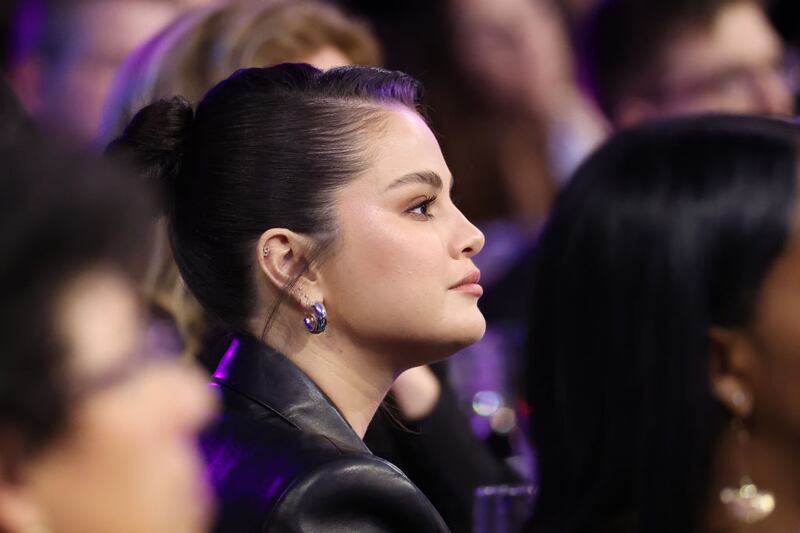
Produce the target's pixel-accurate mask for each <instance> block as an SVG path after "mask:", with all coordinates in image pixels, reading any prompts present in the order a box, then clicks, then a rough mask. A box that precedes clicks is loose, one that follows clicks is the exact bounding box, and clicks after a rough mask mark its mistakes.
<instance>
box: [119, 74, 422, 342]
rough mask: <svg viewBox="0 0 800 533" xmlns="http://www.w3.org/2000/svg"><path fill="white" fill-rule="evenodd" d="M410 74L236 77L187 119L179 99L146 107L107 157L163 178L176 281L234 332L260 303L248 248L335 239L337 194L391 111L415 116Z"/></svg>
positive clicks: (321, 245) (415, 91) (361, 166)
mask: <svg viewBox="0 0 800 533" xmlns="http://www.w3.org/2000/svg"><path fill="white" fill-rule="evenodd" d="M420 97H421V87H420V85H419V83H418V82H417V81H416V80H415V79H413V78H412V77H410V76H408V75H406V74H403V73H400V72H391V71H386V70H382V69H378V68H369V67H341V68H336V69H332V70H328V71H325V72H323V71H320V70H318V69H316V68H314V67H311V66H309V65H305V64H288V63H287V64H282V65H277V66H274V67H269V68H249V69H242V70H239V71H237V72H235V73H234V74H233V75H232V76H230V77H229V78H228V79H226V80H224V81H222V82H221V83H219V84H218V85H217V86H216V87H214V88H213V89H212V90H211V91H209V92H208V94H206V96H205V98H204V99H203V100H202V101H201V102H200V104H199V105H198V106H197V111H196V113H193V112H192V108H191V106H190V105H189V103H188V102H187V101H186V100H185V99H183V98H179V97H176V98H172V99H171V100H161V101H159V102H156V103H154V104H151V105H149V106H147V107H145V108H144V109H142V110H141V111H140V112H139V113H137V115H136V116H135V117H134V118H133V119H132V120H131V122H130V124H129V125H128V127H127V128H126V129H125V131H124V133H123V134H122V135H121V136H120V137H119V138H118V139H116V140H115V141H114V142H112V143H111V145H110V146H109V151H111V152H113V153H117V154H120V155H122V157H124V158H126V159H128V160H129V162H130V163H132V164H134V165H135V166H136V167H137V168H138V169H139V171H140V174H141V175H142V176H143V177H144V178H145V179H160V180H161V181H162V182H163V185H164V187H163V190H164V195H163V200H164V212H165V214H166V215H167V217H168V220H169V226H170V241H171V243H172V248H173V253H174V255H175V260H176V263H177V264H178V267H179V269H180V271H181V274H182V276H183V278H184V280H185V282H186V284H187V285H188V287H189V289H190V290H191V291H192V292H193V293H194V295H195V296H196V297H197V299H198V301H199V302H200V303H201V304H202V305H203V307H205V308H206V309H207V310H208V311H209V312H210V313H212V314H213V315H214V316H215V317H217V318H218V319H220V320H221V321H222V322H223V323H224V324H225V325H226V326H227V327H228V328H229V329H231V330H232V331H234V332H238V331H246V330H247V329H248V321H249V320H250V318H251V317H252V316H253V313H254V312H255V306H256V299H255V295H256V291H255V288H254V286H253V269H254V259H255V254H254V251H253V246H254V245H255V243H256V241H257V240H258V238H259V237H260V236H261V234H262V233H263V232H264V231H266V230H267V229H269V228H278V227H282V228H287V229H289V230H292V231H295V232H297V233H301V234H305V235H308V236H311V237H312V238H314V239H315V241H316V243H317V249H316V250H315V252H314V253H312V254H311V256H310V257H309V258H307V259H308V260H309V261H312V260H313V259H314V258H315V257H319V254H321V253H322V252H323V251H324V249H325V248H326V247H327V246H329V245H330V244H331V243H332V241H333V240H334V238H335V236H336V226H335V221H334V216H333V209H332V194H333V192H334V191H335V190H336V189H337V188H339V187H341V186H343V185H345V184H346V183H347V182H349V181H350V180H351V179H353V178H354V177H355V176H357V175H358V174H360V173H361V172H363V171H364V170H366V168H367V166H368V164H369V162H370V159H369V157H370V152H369V146H368V143H367V141H368V139H369V137H370V136H371V135H372V136H374V135H375V134H376V133H379V132H380V128H381V127H382V125H383V122H384V120H385V118H386V116H387V115H386V110H387V108H390V107H398V106H402V107H406V108H410V109H413V110H416V111H419V107H418V106H419V101H420Z"/></svg>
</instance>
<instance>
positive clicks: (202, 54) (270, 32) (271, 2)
mask: <svg viewBox="0 0 800 533" xmlns="http://www.w3.org/2000/svg"><path fill="white" fill-rule="evenodd" d="M325 47H332V48H335V49H336V50H338V51H340V52H342V53H343V55H345V56H346V57H347V58H349V59H350V61H351V62H352V64H357V65H368V66H378V65H379V64H380V63H381V51H380V47H379V45H378V42H377V40H376V39H375V38H374V37H373V35H372V33H371V32H370V30H369V28H368V27H367V26H366V25H365V24H364V23H361V22H359V21H357V20H354V19H351V18H349V17H348V16H346V15H345V14H344V13H342V11H340V10H339V9H338V8H336V7H334V6H332V5H330V4H326V3H324V2H322V1H319V0H261V1H255V0H238V1H231V2H224V3H218V4H214V5H212V6H209V7H205V8H201V9H197V10H194V11H190V12H188V13H187V14H185V15H183V16H182V17H180V18H178V19H177V20H176V21H175V22H173V23H172V24H171V25H170V26H169V27H167V28H166V29H164V30H163V31H162V32H161V33H159V34H158V35H157V36H155V37H154V38H152V39H151V40H150V41H149V42H148V43H146V44H145V45H143V46H142V47H141V48H139V49H138V50H137V51H136V52H134V53H133V54H132V55H131V56H130V57H129V58H128V59H127V60H126V61H125V63H124V64H123V65H122V67H121V68H120V70H119V71H118V73H117V76H116V79H115V81H114V87H113V89H112V92H111V96H110V98H109V100H108V102H107V104H106V109H105V114H104V120H103V125H102V128H101V136H100V140H101V141H102V142H103V144H105V143H107V142H109V141H111V140H112V139H113V138H115V137H117V136H118V135H119V134H121V133H122V130H123V129H124V128H125V126H126V125H127V124H128V122H130V120H131V119H132V118H133V116H134V115H135V114H136V112H138V111H139V110H140V109H141V108H143V107H145V106H146V105H148V104H150V103H152V102H154V101H156V100H158V99H160V98H168V97H172V96H175V95H182V96H184V97H186V98H187V99H188V100H189V101H190V102H197V101H198V100H199V99H201V98H202V97H203V95H204V94H205V93H206V92H207V91H208V90H209V89H210V88H211V87H213V86H214V85H215V84H216V83H217V82H219V81H221V80H223V79H224V78H226V77H227V76H229V75H230V74H231V73H233V72H234V71H235V70H237V69H240V68H245V67H254V66H255V67H261V66H268V65H272V64H276V63H282V62H288V61H298V60H301V59H303V58H305V57H308V56H311V55H312V54H314V53H316V52H318V51H320V50H321V49H323V48H325ZM158 225H159V229H158V234H159V238H158V242H157V244H156V246H155V248H154V250H153V252H152V255H151V263H150V270H149V275H148V276H147V281H146V285H145V288H144V290H145V295H146V297H147V298H148V299H149V301H150V303H151V304H152V305H153V306H154V307H156V308H158V309H160V310H162V311H164V312H166V313H167V314H169V315H170V316H171V318H172V319H173V320H174V321H175V325H176V326H177V328H178V330H179V332H180V334H181V336H182V337H183V341H184V346H185V350H184V351H185V354H187V355H188V356H196V355H198V354H199V353H200V350H201V349H202V347H203V340H204V337H205V335H206V333H207V323H206V317H205V315H204V313H203V310H202V308H201V306H200V304H199V303H198V302H197V300H195V298H194V297H193V296H192V294H191V293H190V292H189V291H188V289H187V288H186V287H185V285H184V283H183V280H182V279H181V276H180V273H179V272H178V269H177V266H176V265H175V262H174V260H173V258H172V252H171V250H170V247H169V242H168V241H169V239H168V238H167V231H166V227H165V223H164V221H163V220H161V221H159V224H158Z"/></svg>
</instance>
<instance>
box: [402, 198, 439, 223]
mask: <svg viewBox="0 0 800 533" xmlns="http://www.w3.org/2000/svg"><path fill="white" fill-rule="evenodd" d="M435 201H436V197H435V196H428V197H427V198H425V199H424V200H423V201H421V202H419V203H418V204H416V205H414V207H412V208H411V209H409V210H408V211H406V213H409V214H411V215H415V216H417V217H423V218H425V219H426V220H427V219H430V218H433V215H431V214H430V213H429V212H428V210H429V209H430V207H431V205H433V203H434V202H435Z"/></svg>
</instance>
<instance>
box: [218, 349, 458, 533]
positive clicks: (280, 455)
mask: <svg viewBox="0 0 800 533" xmlns="http://www.w3.org/2000/svg"><path fill="white" fill-rule="evenodd" d="M213 386H214V387H217V388H218V389H219V391H220V393H221V395H222V399H223V406H224V407H223V414H222V417H221V419H220V420H219V421H218V422H217V423H216V424H215V425H214V426H213V427H212V428H211V429H210V430H209V431H208V432H207V433H206V435H204V437H203V449H204V451H205V453H206V457H207V460H208V472H209V478H210V480H211V482H212V484H213V485H214V487H215V489H216V492H217V497H218V502H219V511H218V518H217V524H216V527H215V529H214V531H216V532H225V533H250V532H254V533H255V532H266V531H269V532H318V531H320V532H342V533H344V532H347V533H351V532H359V533H360V532H365V533H371V532H403V533H408V532H415V533H416V532H420V533H427V532H437V533H439V532H441V533H444V532H447V531H448V529H447V526H446V525H445V524H444V522H443V521H442V519H441V517H440V516H439V514H438V513H437V512H436V510H435V509H434V508H433V506H432V505H431V504H430V502H429V501H428V499H427V498H426V497H425V496H424V495H423V494H422V493H421V492H420V491H419V489H417V487H416V486H414V484H413V483H412V482H411V481H410V480H409V479H408V478H407V477H406V476H405V475H404V474H403V473H402V472H401V471H400V470H399V469H397V468H396V467H395V466H393V465H392V464H391V463H389V462H387V461H385V460H383V459H380V458H378V457H375V456H374V455H372V453H370V451H369V450H368V449H367V447H366V446H365V445H364V443H363V442H362V441H361V439H360V438H359V437H358V435H356V433H355V432H354V431H353V429H352V428H351V427H350V425H349V424H348V423H347V421H346V420H345V419H344V417H343V416H342V415H341V413H340V412H339V411H338V410H337V409H336V408H335V407H334V406H333V404H332V403H331V401H330V400H329V399H328V398H327V397H326V396H325V394H324V393H323V392H322V391H321V390H320V389H319V388H318V387H317V386H316V385H315V384H314V382H313V381H311V379H310V378H308V376H306V375H305V374H304V373H303V372H302V371H301V370H300V369H299V368H298V367H297V366H295V365H294V364H293V363H291V362H290V361H289V360H288V359H286V358H285V357H284V356H282V355H281V354H279V353H277V352H275V351H273V350H271V349H270V348H268V347H267V346H265V345H264V344H263V343H261V342H259V341H258V340H256V339H255V338H250V337H239V338H237V339H235V340H234V341H233V343H232V344H231V346H230V348H229V349H228V351H227V352H226V354H225V356H224V357H223V359H222V361H221V362H220V365H219V367H218V368H217V371H216V372H215V373H214V381H213Z"/></svg>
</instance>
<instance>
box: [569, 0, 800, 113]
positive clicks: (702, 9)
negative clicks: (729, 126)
mask: <svg viewBox="0 0 800 533" xmlns="http://www.w3.org/2000/svg"><path fill="white" fill-rule="evenodd" d="M581 40H582V44H581V48H580V54H581V63H582V72H583V74H584V75H585V77H586V80H585V81H586V86H587V88H588V89H589V91H590V92H591V94H592V95H593V96H594V98H595V100H596V101H597V103H598V105H599V106H600V108H601V109H602V110H603V112H604V113H605V114H606V116H607V117H608V119H609V120H610V121H611V122H612V123H613V124H614V125H615V126H617V127H624V126H629V125H632V124H636V123H638V122H641V121H643V120H648V119H653V118H659V117H667V116H676V115H685V114H689V113H698V112H704V111H706V112H729V113H745V114H763V115H772V116H780V117H787V116H790V115H791V114H792V113H793V111H794V102H793V95H792V89H793V87H792V85H793V84H794V81H793V80H791V79H790V78H789V77H788V76H787V74H788V72H787V70H786V68H785V67H786V64H785V54H784V48H783V44H782V42H781V40H780V37H779V36H778V34H777V33H776V32H775V30H774V29H773V27H772V26H771V25H770V22H769V20H768V18H767V16H766V14H765V12H764V9H763V7H762V5H761V3H760V2H757V1H755V0H657V1H651V0H609V1H607V2H600V3H598V4H597V6H596V9H595V10H594V11H593V12H592V13H591V14H590V15H589V16H588V18H587V21H586V24H585V27H584V28H583V30H582V35H581Z"/></svg>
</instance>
